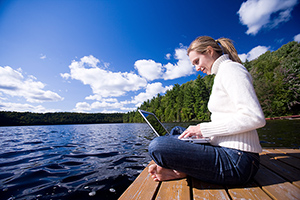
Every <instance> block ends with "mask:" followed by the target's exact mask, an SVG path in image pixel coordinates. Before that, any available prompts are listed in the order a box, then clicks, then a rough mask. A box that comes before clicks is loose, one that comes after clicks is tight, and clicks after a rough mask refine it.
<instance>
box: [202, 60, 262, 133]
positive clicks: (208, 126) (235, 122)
mask: <svg viewBox="0 0 300 200" xmlns="http://www.w3.org/2000/svg"><path fill="white" fill-rule="evenodd" d="M217 76H218V77H219V79H218V80H217V81H218V82H217V83H214V84H217V88H218V89H217V90H216V91H213V92H216V93H218V94H217V95H215V97H214V99H213V100H212V101H213V103H212V105H211V106H213V108H212V111H211V112H212V121H211V122H207V123H201V124H200V128H201V132H202V135H203V136H204V137H213V136H226V135H232V134H238V133H243V132H247V131H250V130H254V129H257V128H260V127H263V126H264V125H265V117H264V114H263V112H262V109H261V106H260V104H259V101H258V99H257V96H256V94H255V90H254V88H253V85H252V78H251V75H250V74H249V72H248V71H247V70H246V69H245V68H244V67H243V66H242V65H240V64H238V63H234V62H229V63H226V64H224V66H223V67H222V68H220V69H219V71H218V74H217ZM216 78H217V77H216ZM219 94H221V95H219ZM212 95H213V94H212ZM210 101H211V99H210Z"/></svg>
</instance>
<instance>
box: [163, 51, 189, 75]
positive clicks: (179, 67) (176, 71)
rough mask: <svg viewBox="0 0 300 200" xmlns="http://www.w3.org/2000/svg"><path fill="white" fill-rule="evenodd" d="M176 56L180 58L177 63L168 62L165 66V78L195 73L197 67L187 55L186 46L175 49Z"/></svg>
mask: <svg viewBox="0 0 300 200" xmlns="http://www.w3.org/2000/svg"><path fill="white" fill-rule="evenodd" d="M175 58H176V59H177V60H178V62H177V63H176V64H171V63H168V64H166V65H165V66H164V68H165V69H166V71H165V73H164V75H163V79H164V80H169V79H176V78H180V77H183V76H189V75H191V74H194V73H195V68H194V66H193V65H192V63H191V61H190V59H189V57H188V55H187V51H186V48H185V47H181V48H178V49H175Z"/></svg>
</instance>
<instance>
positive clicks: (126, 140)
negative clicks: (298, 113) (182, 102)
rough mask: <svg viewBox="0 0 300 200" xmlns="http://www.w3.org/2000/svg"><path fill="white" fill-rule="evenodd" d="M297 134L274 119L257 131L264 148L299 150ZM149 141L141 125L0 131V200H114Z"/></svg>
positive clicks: (141, 164)
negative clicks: (291, 148)
mask: <svg viewBox="0 0 300 200" xmlns="http://www.w3.org/2000/svg"><path fill="white" fill-rule="evenodd" d="M165 125H166V127H167V128H168V129H169V130H170V129H171V128H172V127H173V126H175V125H181V126H183V127H187V126H188V125H189V124H188V123H180V124H175V123H166V124H165ZM299 130H300V120H274V121H268V122H267V125H266V126H265V127H264V128H262V129H259V130H258V132H259V136H260V140H261V144H262V146H263V147H271V146H274V147H275V146H276V147H281V146H282V147H293V148H299V147H300V141H299V140H300V139H299ZM154 137H155V135H154V133H153V132H152V131H151V129H150V128H149V127H148V125H147V124H145V123H132V124H92V125H55V126H18V127H0V146H1V149H0V199H10V200H12V199H100V200H102V199H105V200H107V199H117V198H118V197H119V196H120V195H121V194H122V193H123V191H124V190H125V189H126V188H127V187H128V186H129V185H130V183H131V182H132V181H133V180H134V179H135V178H136V177H137V176H138V175H139V173H140V172H141V171H142V170H143V169H144V168H145V166H146V165H147V164H148V163H149V162H150V160H151V159H150V157H149V155H148V152H147V148H148V145H149V143H150V141H151V140H152V139H153V138H154Z"/></svg>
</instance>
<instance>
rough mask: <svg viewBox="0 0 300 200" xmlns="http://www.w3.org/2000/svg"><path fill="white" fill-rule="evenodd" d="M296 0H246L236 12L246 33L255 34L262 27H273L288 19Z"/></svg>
mask: <svg viewBox="0 0 300 200" xmlns="http://www.w3.org/2000/svg"><path fill="white" fill-rule="evenodd" d="M296 4H297V0H248V1H246V2H244V3H242V5H241V7H240V9H239V11H238V12H237V13H238V14H239V17H240V22H241V23H242V24H243V25H246V26H247V27H248V30H247V32H246V33H247V34H248V35H249V34H252V35H256V34H257V33H258V31H259V30H261V29H262V28H269V29H272V28H275V27H277V26H278V25H279V24H280V23H284V22H287V21H289V20H290V18H291V12H292V10H293V8H294V6H295V5H296Z"/></svg>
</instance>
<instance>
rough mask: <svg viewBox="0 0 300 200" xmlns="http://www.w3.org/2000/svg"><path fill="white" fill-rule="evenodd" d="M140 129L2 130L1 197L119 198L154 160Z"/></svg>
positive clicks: (66, 127) (67, 127)
mask: <svg viewBox="0 0 300 200" xmlns="http://www.w3.org/2000/svg"><path fill="white" fill-rule="evenodd" d="M135 128H136V125H135V124H106V125H102V124H98V125H61V126H28V127H26V126H24V127H0V137H1V138H5V139H3V140H0V146H1V147H2V148H1V149H0V199H10V198H11V199H14V198H15V199H85V198H89V199H100V200H101V199H112V200H113V199H117V198H118V197H119V196H120V195H121V193H122V192H123V191H124V190H125V189H126V188H127V187H128V186H129V185H130V183H131V182H132V181H133V180H134V179H135V177H136V176H138V174H139V173H140V171H141V170H142V169H143V168H144V164H145V163H148V162H149V161H150V158H149V156H148V153H147V152H146V149H147V146H148V144H149V142H150V140H148V139H146V138H141V137H140V136H138V135H139V134H140V133H137V132H135V130H139V132H140V131H141V130H140V129H135ZM108 132H109V133H110V137H109V138H108V137H106V135H107V133H108ZM1 134H2V135H1ZM3 134H5V137H3Z"/></svg>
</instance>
